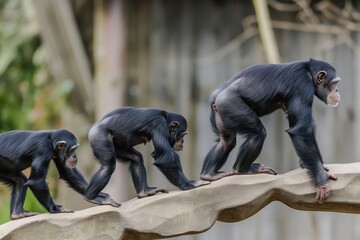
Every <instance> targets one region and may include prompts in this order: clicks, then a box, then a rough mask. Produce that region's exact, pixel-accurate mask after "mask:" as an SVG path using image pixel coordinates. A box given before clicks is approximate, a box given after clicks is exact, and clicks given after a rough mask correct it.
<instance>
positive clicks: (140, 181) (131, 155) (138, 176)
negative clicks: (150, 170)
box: [116, 147, 168, 198]
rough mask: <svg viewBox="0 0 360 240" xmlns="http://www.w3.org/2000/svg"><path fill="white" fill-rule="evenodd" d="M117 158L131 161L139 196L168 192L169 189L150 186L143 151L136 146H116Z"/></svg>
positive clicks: (133, 177) (132, 173) (132, 174)
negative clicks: (127, 147) (125, 147)
mask: <svg viewBox="0 0 360 240" xmlns="http://www.w3.org/2000/svg"><path fill="white" fill-rule="evenodd" d="M116 158H117V159H119V160H122V161H126V162H129V164H130V167H129V168H130V172H131V177H132V180H133V183H134V186H135V189H136V193H137V196H138V198H143V197H148V196H152V195H155V194H156V193H158V192H168V190H166V189H163V188H157V187H149V186H148V184H147V176H146V169H145V165H144V160H143V157H142V155H141V153H140V152H138V151H137V150H135V149H134V148H130V149H121V148H118V147H116Z"/></svg>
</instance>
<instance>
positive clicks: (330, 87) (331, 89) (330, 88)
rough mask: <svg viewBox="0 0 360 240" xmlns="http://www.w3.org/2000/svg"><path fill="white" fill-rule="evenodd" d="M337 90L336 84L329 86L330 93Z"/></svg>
mask: <svg viewBox="0 0 360 240" xmlns="http://www.w3.org/2000/svg"><path fill="white" fill-rule="evenodd" d="M335 88H336V84H335V83H334V84H331V85H330V86H329V90H330V91H334V90H335Z"/></svg>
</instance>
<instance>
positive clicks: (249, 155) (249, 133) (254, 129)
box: [233, 114, 276, 174]
mask: <svg viewBox="0 0 360 240" xmlns="http://www.w3.org/2000/svg"><path fill="white" fill-rule="evenodd" d="M255 115H256V114H253V116H251V115H250V116H243V118H244V119H241V120H240V121H241V122H242V124H241V128H240V133H242V134H245V135H246V140H245V142H244V143H243V144H242V145H241V147H240V150H239V153H238V156H237V158H236V162H235V164H234V166H233V169H234V171H236V172H238V173H245V174H254V173H268V174H276V172H275V171H274V170H273V169H271V168H269V167H265V166H264V165H262V164H259V163H253V162H254V161H255V160H256V158H257V157H258V156H259V154H260V152H261V149H262V147H263V144H264V141H265V138H266V130H265V128H264V126H263V124H262V123H261V121H260V119H259V118H258V117H257V116H255ZM245 118H246V119H245Z"/></svg>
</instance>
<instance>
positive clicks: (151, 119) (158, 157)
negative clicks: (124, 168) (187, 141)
mask: <svg viewBox="0 0 360 240" xmlns="http://www.w3.org/2000/svg"><path fill="white" fill-rule="evenodd" d="M174 122H177V123H178V126H177V127H176V128H175V129H172V128H171V124H172V123H174ZM186 130H187V122H186V120H185V118H184V117H183V116H181V115H180V114H176V113H169V112H166V111H163V110H158V109H148V108H133V107H125V108H119V109H117V110H114V111H112V112H110V113H108V114H106V115H105V116H104V117H103V118H102V119H101V120H99V121H98V122H97V123H95V124H94V125H93V127H92V128H91V129H90V131H89V141H90V144H91V147H92V150H93V153H94V155H95V157H96V158H97V159H98V160H99V161H100V164H101V168H100V169H99V170H98V171H97V172H96V173H95V174H94V176H93V177H92V179H91V181H90V183H89V187H88V188H87V189H86V193H85V195H86V197H87V198H88V200H92V199H93V198H94V197H95V196H96V195H97V194H98V193H99V192H100V191H101V190H102V189H103V188H104V187H105V186H106V185H107V183H108V182H109V180H110V177H111V175H112V173H113V171H114V170H115V163H116V160H119V161H122V162H126V163H129V164H130V172H131V176H132V179H133V183H134V186H135V189H136V192H137V194H138V197H145V196H149V195H153V194H155V193H156V192H158V191H161V192H164V191H165V190H164V189H159V190H157V188H152V187H149V186H148V185H147V179H146V170H145V166H144V160H143V157H142V155H141V153H140V152H138V151H137V150H135V149H134V148H133V147H134V146H135V145H138V144H141V143H144V144H145V143H146V142H149V141H152V142H153V145H154V152H153V153H152V156H153V157H154V158H155V162H154V165H155V166H157V167H158V168H159V169H160V171H161V172H162V173H163V174H164V175H165V176H166V177H167V179H168V180H169V181H170V182H171V183H172V184H174V185H176V186H178V187H179V188H181V189H190V188H193V187H195V186H194V185H193V182H192V181H189V180H188V179H187V178H186V177H185V176H184V174H183V171H182V168H181V163H180V158H179V156H178V154H177V153H176V152H175V150H174V149H173V147H174V145H175V143H176V142H178V141H183V140H182V138H183V135H182V134H184V133H185V132H186Z"/></svg>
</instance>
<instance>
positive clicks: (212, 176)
mask: <svg viewBox="0 0 360 240" xmlns="http://www.w3.org/2000/svg"><path fill="white" fill-rule="evenodd" d="M235 145H236V135H235V134H232V135H230V136H224V135H220V139H219V140H218V141H217V143H216V144H215V145H214V146H213V147H212V148H211V150H210V152H209V153H208V154H207V155H206V157H205V161H204V164H203V168H202V171H201V176H200V178H201V179H202V180H207V181H215V180H218V179H220V178H223V177H226V176H229V175H232V173H225V172H219V170H220V168H221V167H222V166H223V165H224V164H225V162H226V160H227V158H228V156H229V154H230V152H231V150H232V149H233V148H234V147H235Z"/></svg>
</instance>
